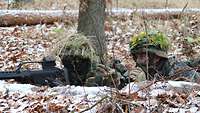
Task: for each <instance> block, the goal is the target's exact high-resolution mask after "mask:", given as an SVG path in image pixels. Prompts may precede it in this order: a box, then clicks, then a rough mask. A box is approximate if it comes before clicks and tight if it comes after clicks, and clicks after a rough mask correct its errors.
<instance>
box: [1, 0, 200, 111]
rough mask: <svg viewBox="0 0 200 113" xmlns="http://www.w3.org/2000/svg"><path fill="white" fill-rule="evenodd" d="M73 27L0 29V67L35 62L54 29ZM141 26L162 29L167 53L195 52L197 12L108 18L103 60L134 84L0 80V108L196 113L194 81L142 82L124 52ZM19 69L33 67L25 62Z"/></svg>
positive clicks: (199, 31)
mask: <svg viewBox="0 0 200 113" xmlns="http://www.w3.org/2000/svg"><path fill="white" fill-rule="evenodd" d="M42 1H43V0H42ZM56 7H57V6H56ZM181 7H182V6H181ZM144 23H146V24H144ZM76 28H77V23H75V24H73V25H70V26H69V25H65V24H63V23H54V24H53V25H45V24H44V25H35V26H14V27H0V40H1V42H0V70H1V71H5V70H14V69H16V66H17V65H19V62H21V61H38V60H41V58H42V57H43V56H45V55H48V54H50V53H51V52H52V48H53V47H54V46H55V45H56V42H57V38H56V37H55V34H56V33H57V32H65V33H66V34H69V35H70V34H73V33H75V32H76ZM145 29H149V30H159V31H162V32H164V33H165V34H166V36H167V37H169V39H170V41H171V43H172V47H171V49H170V51H169V54H173V55H175V56H177V58H178V59H179V60H183V61H184V60H188V59H191V58H196V57H198V56H200V15H191V16H182V17H181V18H178V19H166V20H162V19H156V20H155V19H146V20H144V19H142V18H141V17H139V16H137V15H123V16H114V17H111V16H110V17H107V18H106V23H105V33H106V37H107V48H108V55H109V58H118V59H120V60H121V61H122V62H123V64H124V65H125V66H126V67H128V69H129V71H130V73H131V74H133V76H135V77H136V79H137V81H138V82H133V83H130V84H129V85H127V86H126V87H124V88H123V89H122V90H117V89H113V88H109V87H84V86H83V87H81V86H77V87H75V86H59V87H54V88H50V87H47V86H43V87H38V86H35V85H30V84H20V83H16V82H15V81H13V80H9V81H0V112H2V113H3V112H11V113H35V112H38V113H46V112H49V113H50V112H57V113H59V112H64V113H68V112H69V113H76V112H85V113H95V112H97V113H103V112H105V113H111V112H114V111H115V110H116V113H123V112H124V113H128V112H130V113H139V112H155V113H161V112H166V113H167V112H182V113H185V112H191V113H195V112H199V111H200V93H199V90H200V85H199V84H196V83H192V82H184V81H172V80H171V81H143V80H144V78H143V77H144V73H143V72H142V71H141V69H138V68H137V67H135V62H134V61H133V59H132V58H131V56H130V52H129V41H130V38H131V37H132V36H133V35H135V34H137V33H140V32H141V31H144V30H145ZM57 63H58V66H60V65H61V64H60V62H57ZM25 68H28V69H33V68H39V67H38V65H27V66H26V67H25Z"/></svg>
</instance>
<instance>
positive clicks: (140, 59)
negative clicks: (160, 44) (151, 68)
mask: <svg viewBox="0 0 200 113" xmlns="http://www.w3.org/2000/svg"><path fill="white" fill-rule="evenodd" d="M134 60H135V61H136V63H137V64H140V65H143V66H146V65H147V63H148V65H154V64H156V63H157V62H159V61H160V57H159V56H157V55H154V54H152V53H148V54H146V53H138V54H135V55H134Z"/></svg>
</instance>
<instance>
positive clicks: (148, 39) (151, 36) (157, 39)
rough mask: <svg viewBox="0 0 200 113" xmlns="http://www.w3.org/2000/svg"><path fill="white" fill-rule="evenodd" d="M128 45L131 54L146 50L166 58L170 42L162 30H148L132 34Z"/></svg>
mask: <svg viewBox="0 0 200 113" xmlns="http://www.w3.org/2000/svg"><path fill="white" fill-rule="evenodd" d="M129 47H130V51H131V54H132V55H134V54H136V53H141V52H146V51H148V52H151V53H154V54H156V55H158V56H160V57H163V58H167V51H168V49H169V47H170V42H169V40H168V38H167V37H166V36H165V35H164V34H163V33H162V32H159V31H149V32H141V33H139V34H137V35H136V36H133V37H132V38H131V40H130V43H129Z"/></svg>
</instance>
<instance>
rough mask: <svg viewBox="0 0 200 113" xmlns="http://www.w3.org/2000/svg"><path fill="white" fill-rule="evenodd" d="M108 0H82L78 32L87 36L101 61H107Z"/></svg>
mask: <svg viewBox="0 0 200 113" xmlns="http://www.w3.org/2000/svg"><path fill="white" fill-rule="evenodd" d="M105 7H106V0H80V6H79V18H78V29H77V30H78V33H83V34H84V35H85V36H87V37H88V38H89V39H90V40H91V42H92V44H93V45H92V46H93V47H94V49H95V51H96V53H97V55H98V56H99V57H100V61H101V63H105V62H106V53H107V49H106V37H105V33H104V22H105Z"/></svg>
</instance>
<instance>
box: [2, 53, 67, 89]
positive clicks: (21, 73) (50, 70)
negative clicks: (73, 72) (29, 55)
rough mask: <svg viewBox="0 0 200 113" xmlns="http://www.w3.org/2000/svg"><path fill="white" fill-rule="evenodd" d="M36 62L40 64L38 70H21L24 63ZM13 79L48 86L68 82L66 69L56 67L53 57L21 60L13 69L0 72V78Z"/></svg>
mask: <svg viewBox="0 0 200 113" xmlns="http://www.w3.org/2000/svg"><path fill="white" fill-rule="evenodd" d="M31 63H38V64H40V65H42V69H39V70H22V66H23V65H25V64H31ZM4 79H15V80H16V81H19V82H21V83H30V84H34V85H48V86H50V87H54V86H58V85H61V84H62V85H64V84H69V79H68V71H67V69H66V68H63V69H60V68H58V67H56V62H55V59H54V58H53V57H50V56H47V57H44V58H43V60H42V61H36V62H22V63H20V64H19V65H18V66H17V69H16V70H15V71H3V72H0V80H4Z"/></svg>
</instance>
